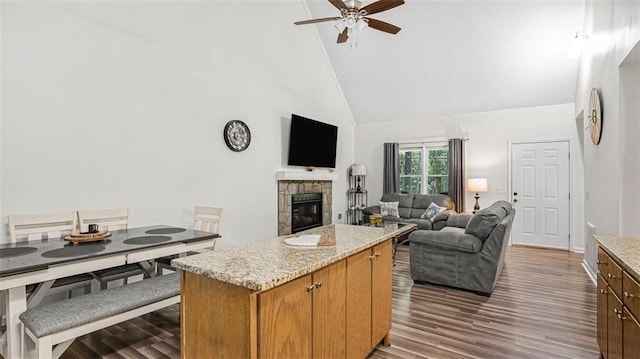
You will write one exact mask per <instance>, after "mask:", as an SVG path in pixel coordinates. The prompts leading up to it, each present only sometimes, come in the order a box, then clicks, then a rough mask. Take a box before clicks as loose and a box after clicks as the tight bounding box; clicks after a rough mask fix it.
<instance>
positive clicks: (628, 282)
mask: <svg viewBox="0 0 640 359" xmlns="http://www.w3.org/2000/svg"><path fill="white" fill-rule="evenodd" d="M598 271H599V274H598V289H597V290H598V293H597V295H598V298H597V321H598V324H597V325H598V327H597V330H598V345H599V347H600V352H601V354H602V356H603V357H604V358H605V359H621V358H625V359H626V358H633V359H637V358H640V340H639V339H638V338H640V325H639V324H638V319H637V318H638V314H639V313H638V312H639V311H640V303H638V302H639V301H640V300H639V298H640V285H638V282H637V281H636V280H635V279H634V278H633V277H631V276H630V275H629V273H627V272H626V271H625V270H623V269H622V267H621V266H620V264H619V263H617V262H616V261H615V260H614V259H613V258H612V257H611V256H610V255H609V254H608V253H607V252H606V251H604V250H603V249H602V248H598Z"/></svg>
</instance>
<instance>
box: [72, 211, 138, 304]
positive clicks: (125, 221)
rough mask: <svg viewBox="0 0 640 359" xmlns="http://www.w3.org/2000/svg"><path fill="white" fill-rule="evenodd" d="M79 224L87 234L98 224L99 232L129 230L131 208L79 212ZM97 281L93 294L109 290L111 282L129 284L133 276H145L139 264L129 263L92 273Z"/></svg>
mask: <svg viewBox="0 0 640 359" xmlns="http://www.w3.org/2000/svg"><path fill="white" fill-rule="evenodd" d="M78 224H79V227H80V230H81V231H82V232H86V231H87V228H88V226H89V224H97V225H98V230H99V231H105V232H112V231H117V230H121V229H128V228H129V208H108V209H94V210H80V211H78ZM92 273H93V276H94V277H95V280H96V282H97V283H96V285H94V286H93V288H92V292H96V291H98V290H104V289H107V287H108V285H109V283H110V282H113V281H116V280H122V281H123V284H127V282H128V279H129V278H130V277H133V276H137V275H143V276H144V274H145V272H144V270H143V269H142V268H141V267H140V266H139V265H138V264H137V263H129V264H124V265H120V266H117V267H112V268H105V269H101V270H97V271H94V272H92Z"/></svg>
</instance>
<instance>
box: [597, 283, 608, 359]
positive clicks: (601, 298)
mask: <svg viewBox="0 0 640 359" xmlns="http://www.w3.org/2000/svg"><path fill="white" fill-rule="evenodd" d="M597 290H598V293H597V295H598V296H597V298H596V303H597V318H596V319H597V331H598V337H597V339H598V346H599V347H600V352H601V353H602V354H603V356H604V357H605V359H606V357H607V341H608V339H607V314H608V313H609V311H608V307H607V306H608V299H609V289H608V286H607V282H606V281H605V280H604V278H603V277H602V276H601V275H598V288H597Z"/></svg>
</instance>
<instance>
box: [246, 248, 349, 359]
mask: <svg viewBox="0 0 640 359" xmlns="http://www.w3.org/2000/svg"><path fill="white" fill-rule="evenodd" d="M345 297H346V277H345V261H344V260H342V261H339V262H336V263H334V264H332V265H330V266H327V267H325V268H323V269H320V270H318V271H316V272H314V273H313V274H309V275H306V276H304V277H301V278H298V279H295V280H293V281H291V282H288V283H285V284H283V285H281V286H278V287H276V288H273V289H270V290H268V291H265V292H263V293H260V294H259V296H258V313H259V314H258V323H259V324H258V331H259V336H258V348H259V357H260V358H336V359H339V358H345V331H346V330H345V314H346V313H345V307H346V305H345Z"/></svg>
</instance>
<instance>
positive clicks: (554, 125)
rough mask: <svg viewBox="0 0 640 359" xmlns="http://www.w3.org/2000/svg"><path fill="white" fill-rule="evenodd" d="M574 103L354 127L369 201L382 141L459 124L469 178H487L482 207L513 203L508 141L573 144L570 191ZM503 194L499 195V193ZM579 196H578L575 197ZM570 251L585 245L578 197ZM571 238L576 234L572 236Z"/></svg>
mask: <svg viewBox="0 0 640 359" xmlns="http://www.w3.org/2000/svg"><path fill="white" fill-rule="evenodd" d="M573 110H574V105H573V104H572V103H569V104H560V105H553V106H541V107H530V108H519V109H509V110H500V111H488V112H478V113H467V114H459V115H453V116H446V117H435V118H426V119H420V120H407V121H401V122H392V123H376V124H366V125H359V126H357V128H356V161H357V162H358V163H363V164H364V165H365V166H366V167H367V187H368V191H369V203H376V201H378V200H379V199H380V197H381V196H382V173H383V169H382V165H383V152H382V146H383V143H385V142H398V141H399V142H402V141H407V140H412V139H413V140H416V139H425V138H426V139H429V138H445V136H446V133H445V131H446V129H447V128H448V127H449V128H451V127H455V126H459V127H460V129H461V130H462V131H463V132H467V133H468V135H469V141H467V142H466V162H467V170H466V176H467V177H486V178H487V182H488V184H489V192H487V193H481V194H480V200H479V202H480V206H481V207H485V206H488V205H490V204H491V203H493V202H495V201H497V200H507V201H511V196H510V195H509V193H508V191H507V189H508V188H509V173H508V162H509V158H508V155H509V143H510V141H512V142H516V141H533V140H552V139H567V140H569V141H570V142H571V148H570V151H571V153H572V156H571V181H572V182H571V188H572V191H573V189H574V188H576V187H579V186H581V175H582V163H581V158H582V157H581V156H579V155H576V156H574V155H573V153H576V154H578V153H579V152H580V144H579V136H578V134H579V132H578V128H580V127H579V126H577V125H576V120H575V115H574V112H573ZM499 188H502V189H504V192H503V193H497V192H498V189H499ZM473 195H474V194H473V193H467V194H466V200H465V202H466V204H465V206H466V210H467V211H469V212H471V211H472V210H473V205H474V204H475V199H474V198H473ZM576 197H577V198H576ZM572 198H573V199H574V200H573V201H572V203H571V212H572V217H571V223H572V228H571V233H572V250H575V251H582V250H583V247H584V242H583V241H582V238H583V228H582V224H580V226H577V225H576V218H575V213H576V211H577V209H578V208H581V206H582V199H581V196H575V197H572ZM574 234H575V235H574Z"/></svg>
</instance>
